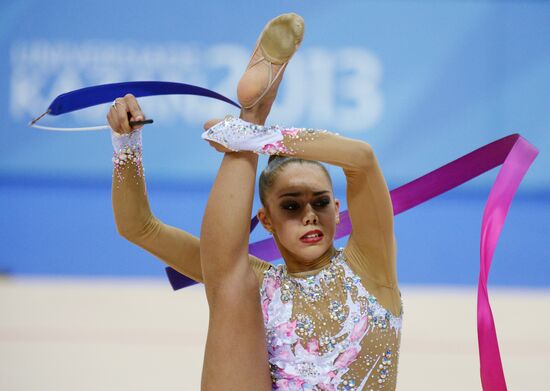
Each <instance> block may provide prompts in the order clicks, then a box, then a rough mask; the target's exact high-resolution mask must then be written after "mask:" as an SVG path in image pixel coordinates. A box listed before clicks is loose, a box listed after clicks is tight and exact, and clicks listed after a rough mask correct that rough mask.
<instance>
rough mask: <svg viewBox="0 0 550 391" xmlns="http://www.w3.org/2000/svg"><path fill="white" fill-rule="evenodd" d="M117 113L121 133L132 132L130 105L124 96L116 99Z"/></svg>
mask: <svg viewBox="0 0 550 391" xmlns="http://www.w3.org/2000/svg"><path fill="white" fill-rule="evenodd" d="M115 103H116V104H115V107H114V108H115V109H116V110H115V113H116V116H117V118H118V124H119V129H120V130H121V133H130V132H131V131H132V128H130V123H129V122H128V112H129V109H128V106H127V105H126V101H125V100H124V98H117V99H115Z"/></svg>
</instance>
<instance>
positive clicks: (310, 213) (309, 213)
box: [302, 204, 319, 225]
mask: <svg viewBox="0 0 550 391" xmlns="http://www.w3.org/2000/svg"><path fill="white" fill-rule="evenodd" d="M302 222H303V223H304V225H309V224H317V223H318V222H319V220H318V218H317V215H316V214H315V210H314V209H313V208H312V207H311V205H310V204H307V206H306V208H305V213H304V217H303V218H302Z"/></svg>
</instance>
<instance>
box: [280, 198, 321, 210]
mask: <svg viewBox="0 0 550 391" xmlns="http://www.w3.org/2000/svg"><path fill="white" fill-rule="evenodd" d="M329 204H330V198H329V197H322V198H319V199H316V200H314V201H313V202H312V203H311V205H312V206H313V207H314V208H315V209H322V208H324V207H326V206H327V205H329ZM301 207H302V204H301V203H300V202H297V201H294V200H287V201H283V202H281V209H284V210H286V211H291V212H294V211H297V210H299V209H300V208H301Z"/></svg>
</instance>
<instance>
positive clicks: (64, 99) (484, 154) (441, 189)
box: [30, 81, 538, 391]
mask: <svg viewBox="0 0 550 391" xmlns="http://www.w3.org/2000/svg"><path fill="white" fill-rule="evenodd" d="M127 93H132V94H133V95H134V96H136V97H141V96H151V95H168V94H186V95H199V96H204V97H209V98H214V99H218V100H222V101H224V102H227V103H230V104H232V105H234V106H236V107H240V106H239V105H238V104H237V103H235V102H233V101H232V100H230V99H228V98H226V97H224V96H223V95H220V94H218V93H216V92H214V91H211V90H207V89H205V88H201V87H197V86H193V85H190V84H183V83H172V82H156V81H137V82H126V83H113V84H104V85H99V86H93V87H87V88H83V89H80V90H76V91H72V92H68V93H65V94H62V95H59V96H58V97H57V98H55V100H54V101H53V102H52V103H51V104H50V107H49V108H48V110H47V111H46V112H45V113H44V114H42V115H41V116H39V117H38V118H36V119H34V120H33V121H32V122H31V124H30V125H31V126H36V125H35V124H36V122H37V121H38V120H39V119H41V118H42V117H44V116H45V115H47V114H51V115H59V114H64V113H68V112H71V111H75V110H80V109H83V108H86V107H90V106H94V105H97V104H101V103H106V102H110V101H113V100H114V99H116V98H117V97H120V96H123V95H125V94H127ZM43 128H45V127H43ZM46 129H47V128H46ZM49 129H51V130H67V129H62V128H49ZM82 129H83V128H80V129H79V130H82ZM88 129H89V128H88ZM537 154H538V150H537V148H536V147H535V146H533V145H532V144H530V143H529V142H528V141H527V140H525V139H524V138H523V137H521V136H520V135H519V134H512V135H509V136H506V137H503V138H501V139H499V140H496V141H493V142H492V143H489V144H487V145H485V146H483V147H481V148H478V149H476V150H475V151H473V152H470V153H468V154H466V155H464V156H462V157H460V158H458V159H456V160H454V161H452V162H450V163H448V164H446V165H444V166H442V167H440V168H438V169H436V170H434V171H432V172H430V173H428V174H426V175H424V176H422V177H420V178H417V179H415V180H413V181H411V182H409V183H407V184H405V185H403V186H401V187H399V188H397V189H394V190H392V191H391V192H390V195H391V199H392V204H393V210H394V215H398V214H400V213H402V212H404V211H406V210H408V209H411V208H413V207H415V206H417V205H420V204H422V203H424V202H426V201H428V200H430V199H432V198H434V197H436V196H438V195H440V194H443V193H445V192H447V191H449V190H451V189H453V188H455V187H457V186H459V185H461V184H462V183H465V182H467V181H469V180H471V179H473V178H475V177H477V176H479V175H481V174H483V173H484V172H487V171H489V170H491V169H493V168H495V167H497V166H499V165H502V167H501V169H500V171H499V173H498V175H497V178H496V180H495V183H494V184H493V186H492V188H491V191H490V194H489V199H488V201H487V203H486V205H485V209H484V212H483V218H482V221H481V237H480V271H479V282H478V295H477V330H478V346H479V358H480V375H481V383H482V386H483V390H484V391H505V390H506V380H505V378H504V371H503V369H502V362H501V359H500V351H499V348H498V339H497V335H496V329H495V323H494V319H493V314H492V311H491V306H490V304H489V294H488V292H487V281H488V278H489V271H490V269H491V262H492V259H493V255H494V251H495V248H496V245H497V242H498V238H499V236H500V233H501V232H502V228H503V226H504V221H505V220H506V215H507V214H508V209H509V208H510V205H511V203H512V199H513V198H514V195H515V193H516V190H517V189H518V187H519V184H520V183H521V181H522V179H523V177H524V176H525V174H526V173H527V170H528V169H529V167H530V165H531V164H532V163H533V161H534V160H535V158H536V156H537ZM257 224H258V219H257V218H256V217H254V218H253V219H252V221H251V224H250V231H251V232H252V230H253V229H254V228H255V227H256V226H257ZM350 232H351V221H350V219H349V214H348V212H347V211H344V212H341V213H340V224H339V225H338V226H337V229H336V233H335V238H336V239H338V238H341V237H343V236H346V235H349V233H350ZM249 252H250V254H253V255H255V256H257V257H259V258H261V259H264V260H266V261H274V260H276V259H278V258H280V257H281V255H280V253H279V251H278V249H277V246H276V244H275V242H274V240H273V239H272V238H270V239H265V240H261V241H259V242H255V243H251V244H250V245H249ZM166 271H167V275H168V278H169V280H170V283H171V285H172V287H173V289H174V290H177V289H180V288H183V287H186V286H189V285H192V284H195V283H196V282H195V281H193V280H191V279H189V278H187V277H185V276H184V275H182V274H180V273H178V272H177V271H176V270H174V269H172V268H166Z"/></svg>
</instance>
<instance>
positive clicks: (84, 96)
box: [29, 81, 241, 131]
mask: <svg viewBox="0 0 550 391" xmlns="http://www.w3.org/2000/svg"><path fill="white" fill-rule="evenodd" d="M128 93H131V94H133V95H134V96H136V97H141V96H154V95H198V96H204V97H207V98H213V99H218V100H221V101H223V102H227V103H229V104H231V105H233V106H235V107H237V108H240V107H241V106H239V104H238V103H235V102H234V101H232V100H231V99H229V98H226V97H225V96H223V95H221V94H218V93H217V92H215V91H211V90H208V89H206V88H202V87H198V86H194V85H192V84H185V83H174V82H168V81H129V82H123V83H111V84H101V85H97V86H92V87H85V88H81V89H79V90H75V91H70V92H67V93H64V94H61V95H59V96H57V97H56V98H55V99H54V100H53V101H52V103H50V106H49V107H48V110H46V111H45V112H44V113H43V114H41V115H40V116H38V117H36V118H35V119H33V120H32V121H31V122H30V123H29V126H32V127H35V128H38V129H44V130H60V131H82V130H101V129H110V126H109V125H100V126H92V127H85V128H54V127H51V126H41V125H36V123H37V122H38V121H39V120H40V119H42V118H43V117H44V116H46V115H47V114H49V115H60V114H65V113H70V112H72V111H76V110H81V109H85V108H87V107H91V106H95V105H99V104H102V103H107V102H112V101H114V100H115V99H116V98H118V97H121V96H124V95H126V94H128Z"/></svg>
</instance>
